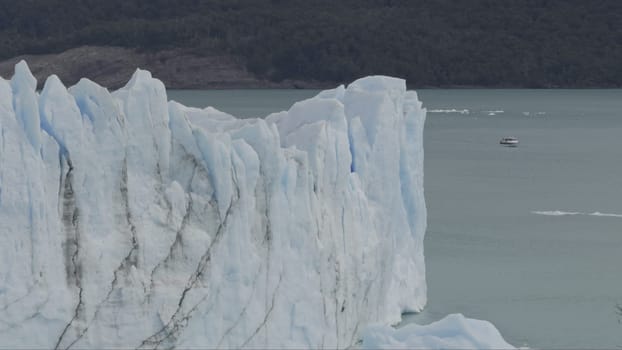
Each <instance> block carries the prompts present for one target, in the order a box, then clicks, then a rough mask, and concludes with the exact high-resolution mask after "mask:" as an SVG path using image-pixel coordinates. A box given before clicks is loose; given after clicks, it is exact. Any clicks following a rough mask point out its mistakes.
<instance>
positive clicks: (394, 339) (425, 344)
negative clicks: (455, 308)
mask: <svg viewBox="0 0 622 350" xmlns="http://www.w3.org/2000/svg"><path fill="white" fill-rule="evenodd" d="M362 337H363V343H362V346H361V347H362V348H363V349H456V350H463V349H514V347H513V346H512V345H510V344H508V343H507V342H506V341H505V340H504V339H503V337H502V336H501V334H500V333H499V331H498V330H497V329H496V328H495V326H493V325H492V324H491V323H490V322H487V321H481V320H476V319H472V318H466V317H464V316H463V315H461V314H452V315H448V316H446V317H445V318H443V319H442V320H440V321H437V322H434V323H431V324H429V325H425V326H420V325H417V324H409V325H406V326H404V327H402V328H400V329H393V328H391V327H387V326H384V325H372V326H369V327H368V328H366V329H365V331H364V332H363V336H362Z"/></svg>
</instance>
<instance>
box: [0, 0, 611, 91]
mask: <svg viewBox="0 0 622 350" xmlns="http://www.w3.org/2000/svg"><path fill="white" fill-rule="evenodd" d="M84 45H97V46H121V47H129V48H140V49H141V50H146V51H159V50H164V49H174V48H184V49H191V50H192V52H193V53H194V54H197V55H207V54H213V53H214V52H219V53H223V54H230V55H234V56H236V57H240V58H241V59H242V61H243V62H244V64H245V65H246V67H247V69H248V70H250V71H251V72H252V73H254V74H256V75H257V76H259V77H263V78H266V79H269V80H273V81H280V80H282V79H298V80H315V81H330V82H340V81H349V80H352V79H353V78H356V77H359V76H363V75H369V74H387V75H395V76H401V77H405V78H406V79H407V80H408V82H409V84H410V85H412V86H414V87H426V86H490V87H619V86H622V1H618V0H566V1H562V0H503V1H498V0H468V1H464V0H436V1H422V0H404V1H399V0H383V1H379V0H338V1H335V0H330V1H329V0H258V1H245V0H204V1H200V0H177V1H168V0H150V1H146V0H145V1H136V0H105V1H102V0H21V1H16V0H10V1H8V0H0V59H6V58H10V57H13V56H17V55H20V54H26V53H28V54H40V53H54V52H61V51H64V50H67V49H69V48H73V47H79V46H84Z"/></svg>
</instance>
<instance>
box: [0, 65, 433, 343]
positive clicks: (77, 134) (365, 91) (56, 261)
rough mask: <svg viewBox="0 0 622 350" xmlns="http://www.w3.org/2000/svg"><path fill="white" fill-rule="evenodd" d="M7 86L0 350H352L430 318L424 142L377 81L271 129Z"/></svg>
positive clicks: (142, 100)
mask: <svg viewBox="0 0 622 350" xmlns="http://www.w3.org/2000/svg"><path fill="white" fill-rule="evenodd" d="M35 87H36V80H35V78H34V77H33V76H32V74H31V73H30V71H29V70H28V67H27V65H26V63H24V62H21V63H19V64H18V65H17V66H16V70H15V75H14V76H13V78H12V79H11V80H10V81H6V80H4V79H1V78H0V131H1V132H0V314H1V315H2V317H0V344H2V346H4V347H10V348H16V347H22V348H24V347H26V348H36V347H43V348H63V349H65V348H120V347H123V348H130V347H131V348H171V347H178V348H192V347H206V346H209V347H223V348H226V347H235V348H241V347H290V348H291V347H304V348H345V347H348V346H351V345H353V344H354V343H356V342H357V340H358V339H359V338H360V335H361V331H362V329H363V328H364V327H365V326H366V325H368V324H370V323H378V322H379V323H381V324H392V323H396V322H398V321H399V320H400V314H401V313H402V312H404V311H416V310H420V309H421V308H422V307H423V306H424V305H425V303H426V284H425V267H424V260H423V237H424V233H425V227H426V211H425V202H424V197H423V144H422V129H423V124H424V120H425V115H426V113H425V110H424V109H422V108H421V103H420V102H419V101H418V99H417V95H416V94H415V93H414V92H412V91H407V90H406V86H405V82H404V81H403V80H400V79H396V78H389V77H380V76H374V77H367V78H363V79H360V80H357V81H355V82H353V83H351V84H350V85H348V86H347V87H344V86H340V87H338V88H336V89H334V90H328V91H324V92H322V93H320V94H319V95H317V96H316V97H314V98H311V99H308V100H305V101H301V102H298V103H296V104H294V105H293V106H292V107H291V109H290V110H289V111H286V112H280V113H275V114H272V115H270V116H268V117H266V118H265V119H244V120H242V119H236V118H234V117H233V116H230V115H227V114H226V113H223V112H220V111H217V110H215V109H213V108H206V109H203V110H201V109H196V108H189V107H185V106H183V105H181V104H179V103H176V102H173V101H170V102H168V101H167V96H166V90H165V87H164V85H163V84H162V83H161V82H160V81H159V80H157V79H154V78H152V77H151V74H150V73H149V72H146V71H141V70H138V71H137V72H136V73H135V74H134V76H133V77H132V79H131V80H130V81H129V82H128V84H127V85H126V86H125V87H124V88H122V89H120V90H118V91H115V92H112V93H110V92H109V91H108V90H106V89H105V88H102V87H100V86H98V85H97V84H95V83H93V82H91V81H89V80H85V79H83V80H81V81H80V82H79V83H78V84H76V85H75V86H73V87H71V88H69V89H67V88H65V87H64V86H63V84H62V83H61V81H60V80H59V79H58V78H57V77H55V76H51V77H50V78H48V80H47V81H46V83H45V86H44V88H43V90H42V91H41V92H40V93H38V92H36V91H35Z"/></svg>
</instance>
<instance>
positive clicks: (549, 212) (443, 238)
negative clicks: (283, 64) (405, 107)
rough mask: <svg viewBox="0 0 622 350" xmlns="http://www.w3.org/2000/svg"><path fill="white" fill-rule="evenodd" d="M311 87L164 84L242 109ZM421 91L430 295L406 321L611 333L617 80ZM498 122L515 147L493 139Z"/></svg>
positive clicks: (616, 322)
mask: <svg viewBox="0 0 622 350" xmlns="http://www.w3.org/2000/svg"><path fill="white" fill-rule="evenodd" d="M315 93H316V91H311V90H229V91H169V98H171V99H175V100H177V101H179V102H182V103H184V104H187V105H192V106H196V107H205V106H208V105H211V106H214V107H216V108H218V109H221V110H223V111H225V112H228V113H231V114H233V115H237V116H243V117H250V116H264V115H266V114H268V113H270V112H275V111H280V110H284V109H287V108H289V106H290V105H291V104H292V103H293V102H295V101H297V100H300V99H303V98H306V97H310V96H313V95H314V94H315ZM419 98H420V100H422V101H423V104H424V106H425V107H426V108H427V109H428V117H427V121H426V126H425V135H424V138H425V142H424V145H425V195H426V201H427V207H428V231H427V234H426V239H425V256H426V268H427V281H428V305H427V307H426V309H425V310H424V311H423V312H422V313H420V314H416V315H406V316H405V317H404V321H405V322H416V323H429V322H432V321H436V320H438V319H440V318H442V317H444V316H445V315H447V314H449V313H458V312H459V313H462V314H464V315H465V316H467V317H471V318H478V319H484V320H488V321H491V322H492V323H494V324H495V325H496V326H497V328H498V329H499V330H500V331H501V333H502V334H503V335H504V337H505V338H506V340H507V341H508V342H510V343H512V344H513V345H516V346H529V347H533V348H592V349H593V348H609V349H610V348H618V347H620V346H622V324H620V317H619V316H618V315H617V314H616V304H622V274H621V273H620V271H621V268H622V90H420V91H419ZM504 136H515V137H518V139H519V140H520V145H519V147H516V148H507V147H503V146H501V145H499V139H500V138H501V137H504ZM561 214H568V215H561ZM570 214H572V215H570Z"/></svg>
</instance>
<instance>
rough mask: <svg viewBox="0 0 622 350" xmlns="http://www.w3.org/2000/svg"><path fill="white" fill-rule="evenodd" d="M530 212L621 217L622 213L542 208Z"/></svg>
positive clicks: (553, 214) (554, 214)
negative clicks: (542, 209) (541, 209)
mask: <svg viewBox="0 0 622 350" xmlns="http://www.w3.org/2000/svg"><path fill="white" fill-rule="evenodd" d="M531 213H532V214H536V215H546V216H569V215H585V216H603V217H614V218H622V214H612V213H601V212H599V211H595V212H592V213H582V212H578V211H562V210H544V211H532V212H531Z"/></svg>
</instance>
